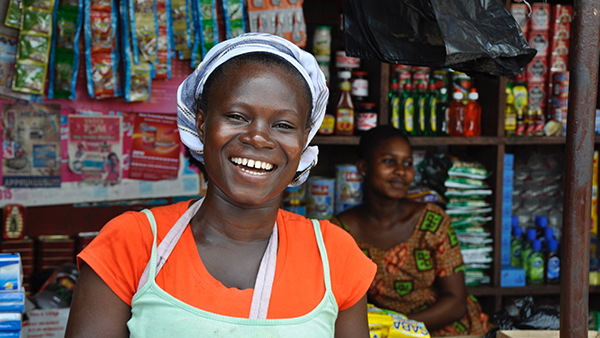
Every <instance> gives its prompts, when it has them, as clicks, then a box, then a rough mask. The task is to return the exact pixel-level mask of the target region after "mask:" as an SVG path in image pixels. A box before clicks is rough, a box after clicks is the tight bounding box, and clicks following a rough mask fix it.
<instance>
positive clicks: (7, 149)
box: [2, 103, 61, 188]
mask: <svg viewBox="0 0 600 338" xmlns="http://www.w3.org/2000/svg"><path fill="white" fill-rule="evenodd" d="M2 126H3V132H2V136H3V143H2V175H3V176H2V183H3V186H4V187H5V188H51V187H60V182H61V178H60V107H59V106H57V105H44V104H29V105H21V104H6V103H5V104H2Z"/></svg>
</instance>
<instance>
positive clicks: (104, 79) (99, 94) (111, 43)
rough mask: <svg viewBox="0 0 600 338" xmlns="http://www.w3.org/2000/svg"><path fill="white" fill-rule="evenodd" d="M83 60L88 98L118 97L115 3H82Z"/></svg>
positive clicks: (104, 0) (108, 0)
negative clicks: (83, 30) (83, 28)
mask: <svg viewBox="0 0 600 338" xmlns="http://www.w3.org/2000/svg"><path fill="white" fill-rule="evenodd" d="M84 1H85V4H84V15H83V16H84V27H85V57H86V74H87V88H88V93H89V95H90V97H92V98H94V99H103V98H109V97H118V96H121V94H122V93H121V88H120V83H119V74H118V71H119V49H118V43H117V27H118V13H117V8H116V5H115V3H114V0H84Z"/></svg>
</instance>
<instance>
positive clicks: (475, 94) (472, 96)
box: [469, 88, 479, 101]
mask: <svg viewBox="0 0 600 338" xmlns="http://www.w3.org/2000/svg"><path fill="white" fill-rule="evenodd" d="M469 100H471V101H477V100H479V93H478V92H477V89H475V88H471V92H470V93H469Z"/></svg>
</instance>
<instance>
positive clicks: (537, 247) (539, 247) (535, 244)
mask: <svg viewBox="0 0 600 338" xmlns="http://www.w3.org/2000/svg"><path fill="white" fill-rule="evenodd" d="M532 247H533V250H535V251H540V250H542V241H540V240H539V239H534V240H533V245H532Z"/></svg>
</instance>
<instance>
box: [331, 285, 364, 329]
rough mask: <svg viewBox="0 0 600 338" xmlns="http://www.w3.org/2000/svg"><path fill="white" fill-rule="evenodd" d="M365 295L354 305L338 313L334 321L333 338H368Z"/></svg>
mask: <svg viewBox="0 0 600 338" xmlns="http://www.w3.org/2000/svg"><path fill="white" fill-rule="evenodd" d="M368 337H369V322H368V320H367V295H364V296H363V297H362V298H361V299H360V300H359V301H358V302H357V303H356V304H354V305H352V306H351V307H349V308H347V309H346V310H342V311H340V313H338V317H337V320H336V321H335V338H368Z"/></svg>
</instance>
